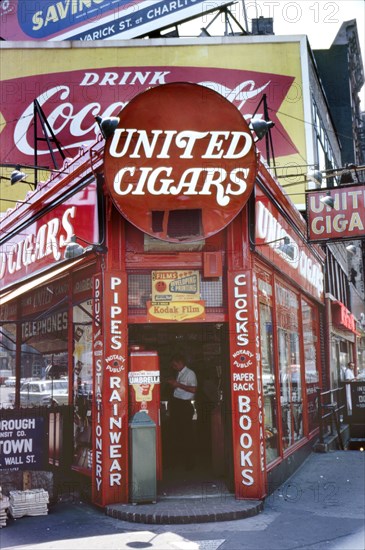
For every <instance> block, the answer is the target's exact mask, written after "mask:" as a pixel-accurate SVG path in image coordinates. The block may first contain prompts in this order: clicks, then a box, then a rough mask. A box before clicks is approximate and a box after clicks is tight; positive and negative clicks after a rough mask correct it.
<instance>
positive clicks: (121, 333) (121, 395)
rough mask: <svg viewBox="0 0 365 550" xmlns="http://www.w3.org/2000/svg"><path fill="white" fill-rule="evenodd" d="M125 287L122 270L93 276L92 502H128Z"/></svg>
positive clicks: (124, 276) (104, 503)
mask: <svg viewBox="0 0 365 550" xmlns="http://www.w3.org/2000/svg"><path fill="white" fill-rule="evenodd" d="M126 302H127V283H126V274H125V273H124V272H120V271H103V272H102V273H101V274H99V275H96V276H95V277H94V320H93V321H94V331H93V357H94V396H93V398H94V402H93V444H92V449H93V469H92V471H93V474H92V475H93V478H92V498H93V502H94V504H98V505H100V506H104V505H106V504H112V503H116V502H121V503H125V502H128V374H127V359H128V353H127V339H126V335H127V313H126V312H127V309H126V307H127V305H126Z"/></svg>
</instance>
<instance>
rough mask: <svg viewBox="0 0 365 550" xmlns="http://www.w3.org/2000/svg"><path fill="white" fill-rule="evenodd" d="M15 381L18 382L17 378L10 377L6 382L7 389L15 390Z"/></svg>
mask: <svg viewBox="0 0 365 550" xmlns="http://www.w3.org/2000/svg"><path fill="white" fill-rule="evenodd" d="M15 380H16V378H15V376H9V378H7V379H6V380H5V387H6V388H14V386H15Z"/></svg>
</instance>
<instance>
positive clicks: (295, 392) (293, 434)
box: [275, 284, 303, 449]
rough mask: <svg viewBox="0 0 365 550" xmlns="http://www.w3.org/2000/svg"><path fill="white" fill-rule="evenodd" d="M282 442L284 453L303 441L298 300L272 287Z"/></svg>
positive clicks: (278, 288)
mask: <svg viewBox="0 0 365 550" xmlns="http://www.w3.org/2000/svg"><path fill="white" fill-rule="evenodd" d="M275 290H276V306H277V323H278V351H279V376H280V402H281V418H282V426H281V429H282V441H283V447H284V449H286V448H288V447H289V446H290V445H293V444H294V443H295V442H296V441H298V440H299V439H301V438H302V437H303V400H302V383H301V376H302V374H301V373H302V368H303V367H302V365H301V362H300V350H299V315H298V309H299V300H298V298H297V296H296V295H295V294H294V292H292V291H291V290H289V289H287V288H285V287H283V286H281V285H279V284H277V285H276V288H275Z"/></svg>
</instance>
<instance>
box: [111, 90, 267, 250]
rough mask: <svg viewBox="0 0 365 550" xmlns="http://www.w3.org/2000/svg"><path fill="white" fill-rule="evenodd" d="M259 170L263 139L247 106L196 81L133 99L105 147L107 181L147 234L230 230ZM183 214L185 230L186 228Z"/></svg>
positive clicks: (169, 236)
mask: <svg viewBox="0 0 365 550" xmlns="http://www.w3.org/2000/svg"><path fill="white" fill-rule="evenodd" d="M256 171H257V155H256V149H255V145H254V142H253V138H252V135H251V132H250V129H249V127H248V124H247V123H246V121H245V120H244V118H243V117H242V115H241V114H240V112H239V111H238V110H237V109H236V108H235V107H234V106H233V105H232V104H231V103H230V102H229V101H227V100H226V99H225V98H224V97H223V96H221V95H220V94H218V93H216V92H214V91H212V90H209V89H207V88H205V87H202V86H199V85H196V84H190V83H172V84H165V85H161V86H157V87H155V88H152V89H150V90H147V91H146V92H144V93H141V94H139V95H138V96H136V97H135V98H133V99H132V100H131V101H130V102H129V104H128V105H127V106H126V107H125V108H124V109H123V110H122V111H121V113H120V123H119V126H118V128H117V129H116V131H115V133H114V135H113V136H112V137H111V138H109V139H108V140H107V142H106V146H105V178H106V183H107V186H108V188H109V192H110V194H111V196H112V198H113V201H114V203H115V205H116V207H117V208H118V210H119V211H120V212H121V214H122V215H123V216H124V217H125V218H126V219H128V220H129V221H130V222H131V223H133V224H134V225H135V226H136V227H138V228H139V229H141V230H142V231H144V232H145V233H147V234H149V235H152V236H153V237H157V238H159V239H162V240H167V241H171V242H174V241H176V242H180V241H194V240H199V239H202V238H206V237H208V236H210V235H213V234H214V233H216V232H218V231H220V230H221V229H223V228H224V227H225V226H226V225H227V224H228V223H229V222H230V221H231V220H232V219H233V218H234V217H235V216H236V215H237V214H238V212H239V211H240V210H241V209H242V207H243V206H244V204H245V203H246V201H247V199H248V197H249V195H250V193H251V191H252V188H253V184H254V181H255V176H256ZM182 212H184V223H185V228H183V229H179V228H178V226H179V225H181V217H179V214H180V213H182ZM186 216H189V218H188V221H187V218H186Z"/></svg>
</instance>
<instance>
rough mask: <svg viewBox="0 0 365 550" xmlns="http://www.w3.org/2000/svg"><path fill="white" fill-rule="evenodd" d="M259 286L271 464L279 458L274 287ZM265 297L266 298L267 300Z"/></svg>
mask: <svg viewBox="0 0 365 550" xmlns="http://www.w3.org/2000/svg"><path fill="white" fill-rule="evenodd" d="M258 286H259V293H260V344H261V358H262V386H263V394H264V423H265V442H266V462H267V464H269V463H270V462H272V461H273V460H275V459H276V458H277V457H278V456H279V441H278V424H277V399H276V387H275V363H274V347H273V317H272V303H271V298H272V286H271V285H270V284H269V283H268V282H266V281H263V280H262V279H259V280H258ZM264 293H265V294H264ZM265 295H266V296H265ZM264 296H265V298H266V299H265V300H264Z"/></svg>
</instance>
